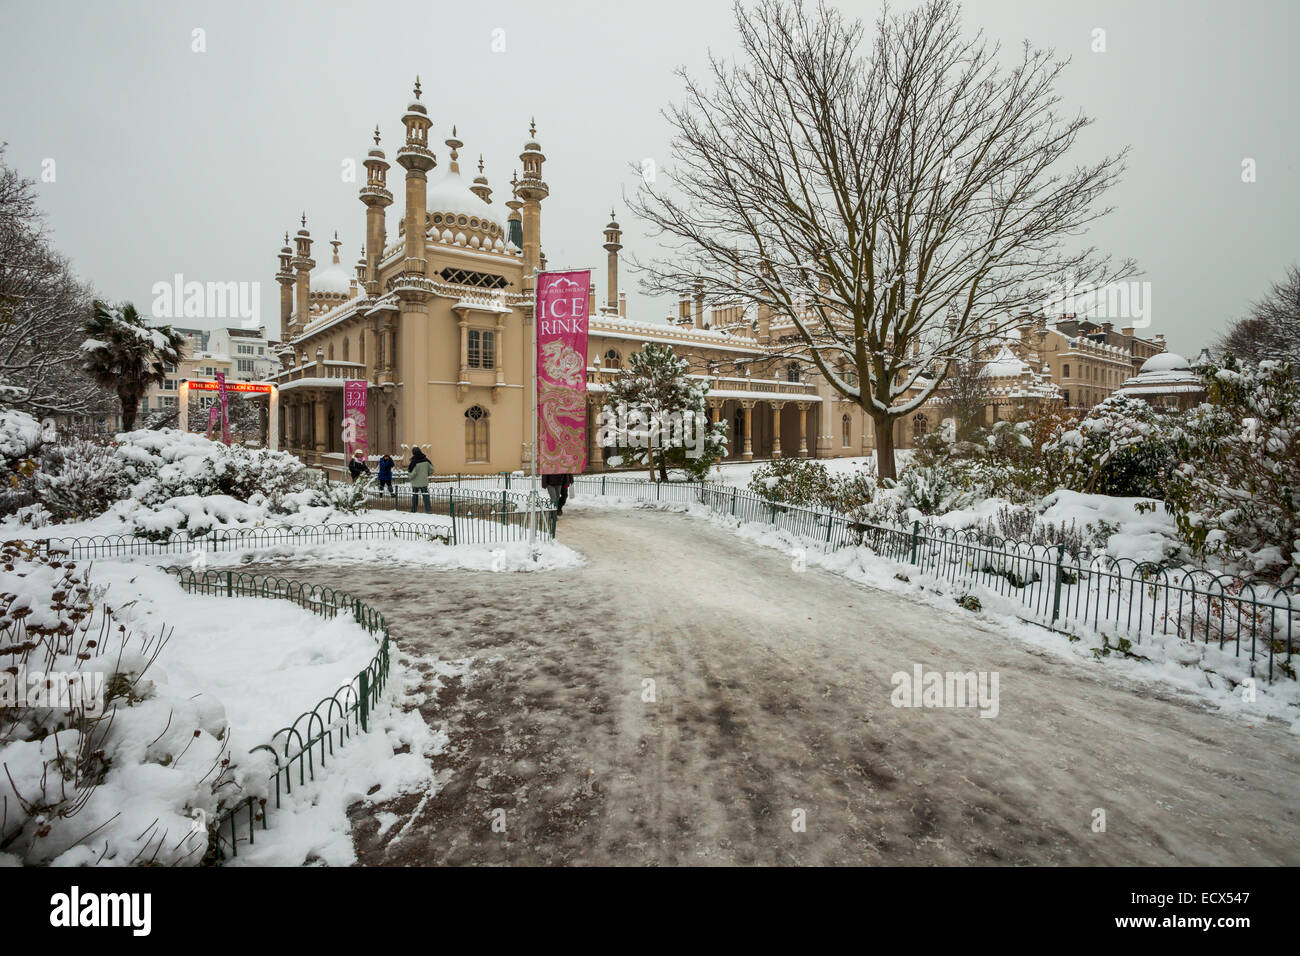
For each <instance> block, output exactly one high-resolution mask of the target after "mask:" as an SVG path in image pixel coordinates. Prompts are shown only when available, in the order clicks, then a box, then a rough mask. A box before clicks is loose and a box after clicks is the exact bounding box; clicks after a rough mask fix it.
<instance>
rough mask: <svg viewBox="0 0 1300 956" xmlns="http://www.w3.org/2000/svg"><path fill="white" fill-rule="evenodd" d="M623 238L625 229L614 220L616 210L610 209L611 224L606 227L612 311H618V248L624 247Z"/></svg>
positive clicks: (609, 293) (608, 294) (609, 300)
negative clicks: (621, 240)
mask: <svg viewBox="0 0 1300 956" xmlns="http://www.w3.org/2000/svg"><path fill="white" fill-rule="evenodd" d="M622 238H623V230H622V229H620V228H619V227H618V223H617V222H616V221H615V220H614V210H612V209H611V210H610V211H609V225H608V226H606V227H605V251H606V252H608V253H609V264H608V266H607V270H608V271H607V280H606V281H607V283H608V285H609V289H608V290H607V297H608V298H607V301H608V303H609V308H610V311H611V312H617V311H618V250H620V249H622V248H623V243H621V242H620V241H619V240H620V239H622Z"/></svg>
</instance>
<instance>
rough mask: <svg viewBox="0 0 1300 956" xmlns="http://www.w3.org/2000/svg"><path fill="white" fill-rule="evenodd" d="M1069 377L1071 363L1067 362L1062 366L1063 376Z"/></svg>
mask: <svg viewBox="0 0 1300 956" xmlns="http://www.w3.org/2000/svg"><path fill="white" fill-rule="evenodd" d="M1069 377H1070V363H1069V362H1066V363H1065V365H1064V366H1062V367H1061V378H1069Z"/></svg>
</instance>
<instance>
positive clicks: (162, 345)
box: [81, 301, 185, 432]
mask: <svg viewBox="0 0 1300 956" xmlns="http://www.w3.org/2000/svg"><path fill="white" fill-rule="evenodd" d="M84 331H85V333H86V335H87V336H88V338H87V339H86V341H85V342H83V343H82V344H81V350H82V351H83V352H84V353H85V355H86V364H85V366H84V368H85V371H86V373H87V374H88V375H90V377H91V378H93V379H94V380H95V381H96V382H98V383H99V384H100V385H103V386H104V387H106V388H110V389H112V390H113V391H115V392H116V393H117V398H118V401H120V402H121V403H122V430H123V431H128V432H129V431H131V430H132V429H133V428H134V427H135V412H136V409H137V408H138V407H139V405H140V398H141V397H142V396H143V395H144V394H145V392H146V391H148V389H149V386H150V385H158V384H161V383H162V382H163V381H164V380H165V379H166V377H167V370H166V366H167V365H173V366H174V365H176V364H177V363H178V362H179V361H180V360H181V357H182V354H183V351H184V347H185V338H184V336H182V335H181V334H180V333H179V332H176V331H174V330H173V329H172V327H171V326H170V325H149V324H148V323H146V322H145V320H144V319H143V318H141V317H140V315H139V313H137V312H136V310H135V306H133V305H132V304H131V303H129V302H125V303H123V304H122V305H121V306H111V305H109V304H108V303H106V302H100V301H96V302H95V308H94V312H93V314H92V315H91V317H90V321H89V322H87V323H86V326H85V330H84Z"/></svg>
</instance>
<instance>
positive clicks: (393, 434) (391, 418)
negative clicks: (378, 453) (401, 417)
mask: <svg viewBox="0 0 1300 956" xmlns="http://www.w3.org/2000/svg"><path fill="white" fill-rule="evenodd" d="M396 448H397V409H395V408H390V409H389V410H388V450H389V451H390V452H392V451H394V450H396Z"/></svg>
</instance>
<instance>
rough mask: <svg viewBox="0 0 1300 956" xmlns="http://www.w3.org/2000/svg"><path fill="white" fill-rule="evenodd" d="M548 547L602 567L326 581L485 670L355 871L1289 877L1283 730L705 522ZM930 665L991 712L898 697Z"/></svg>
mask: <svg viewBox="0 0 1300 956" xmlns="http://www.w3.org/2000/svg"><path fill="white" fill-rule="evenodd" d="M560 538H561V540H563V541H565V542H566V543H568V544H570V545H572V546H573V547H575V548H577V549H578V550H579V551H581V552H583V553H584V554H586V555H587V556H588V558H589V562H590V563H589V564H588V565H587V566H585V567H582V568H578V569H575V570H568V571H555V572H548V573H542V574H492V573H490V572H488V573H475V572H455V571H452V572H443V571H427V570H424V569H415V568H409V569H408V568H401V567H386V568H375V567H365V568H349V569H337V570H336V569H330V570H329V572H328V576H329V577H333V576H334V575H336V574H337V575H338V583H339V584H340V585H341V586H344V587H346V588H348V589H349V590H351V591H353V592H354V593H357V594H359V595H360V596H362V597H363V598H365V599H366V600H369V601H371V602H373V603H374V604H375V605H376V606H378V607H380V608H382V609H383V610H384V612H385V613H386V614H387V615H388V618H389V620H390V622H391V623H392V626H393V634H394V637H395V638H396V639H397V640H398V641H400V642H401V643H402V645H403V646H404V647H405V648H406V649H407V650H408V651H410V652H411V653H414V654H424V655H429V656H439V655H441V656H443V657H447V658H462V657H473V658H475V661H476V662H475V668H476V673H475V675H474V676H472V677H471V678H470V679H468V680H467V681H465V682H463V683H461V682H453V683H451V684H449V685H448V686H447V687H446V688H445V689H444V691H443V693H442V695H441V697H440V699H439V700H438V702H437V706H432V705H430V706H429V707H427V708H426V710H425V716H426V718H427V719H428V720H430V721H431V722H432V723H434V724H435V725H436V724H439V723H441V722H443V721H446V722H447V729H448V731H449V733H450V736H451V742H452V743H451V748H450V750H449V753H448V756H447V757H445V758H440V760H439V761H438V762H437V764H436V765H437V766H439V767H440V768H441V770H442V773H441V774H440V777H441V778H446V779H447V783H446V785H445V787H444V788H443V789H442V790H441V792H440V793H438V795H437V796H435V797H433V798H432V799H424V800H421V799H420V798H419V797H411V798H407V799H403V800H401V801H398V802H395V803H393V804H390V805H388V806H385V807H380V808H378V809H379V811H380V813H379V814H376V813H375V812H374V811H373V810H364V811H358V813H357V815H356V816H355V818H354V828H355V829H354V833H355V836H356V839H357V842H358V849H359V850H360V851H362V852H363V855H362V856H361V857H360V859H361V860H362V861H364V862H366V863H372V864H437V863H451V864H464V863H539V864H545V863H587V864H595V863H633V864H641V863H650V864H695V863H720V864H721V863H739V864H751V863H772V864H787V863H806V864H814V863H815V864H874V863H909V864H933V863H1070V864H1156V865H1164V864H1175V863H1181V864H1216V863H1238V864H1277V863H1291V864H1295V863H1300V818H1298V815H1297V803H1296V796H1295V795H1296V794H1297V793H1300V771H1298V769H1297V761H1296V756H1297V750H1298V749H1300V748H1298V746H1297V742H1296V737H1295V736H1294V735H1292V734H1290V733H1288V732H1287V731H1286V729H1285V728H1284V727H1282V726H1280V725H1277V724H1268V723H1260V724H1258V725H1254V726H1251V725H1248V724H1246V723H1244V722H1241V721H1239V720H1231V719H1228V718H1225V717H1222V716H1219V715H1216V714H1213V713H1210V712H1207V711H1205V710H1203V709H1201V708H1200V707H1198V706H1196V705H1194V704H1189V703H1184V702H1182V701H1178V700H1175V699H1173V698H1172V697H1171V696H1166V695H1163V694H1159V695H1154V694H1153V691H1152V690H1151V689H1150V688H1144V687H1139V686H1137V685H1135V684H1132V683H1130V682H1128V681H1127V680H1125V679H1123V678H1120V677H1117V676H1115V675H1114V674H1111V673H1108V671H1107V670H1106V669H1105V668H1104V667H1103V666H1101V665H1097V666H1092V665H1089V664H1086V663H1081V662H1078V661H1077V660H1070V659H1068V658H1064V657H1056V656H1047V655H1045V654H1043V653H1036V652H1034V651H1032V650H1030V649H1028V648H1026V647H1025V646H1024V645H1023V644H1019V643H1016V642H1014V641H1012V640H1010V639H1007V638H1003V637H1000V636H999V635H997V634H996V633H994V632H992V631H990V630H987V629H985V628H983V627H981V626H980V625H978V624H976V623H974V622H973V621H972V618H971V616H970V615H969V614H967V613H966V612H964V611H960V610H957V609H954V611H953V612H952V613H946V612H943V611H937V610H934V609H932V608H929V607H925V606H920V605H916V604H913V603H910V602H907V601H905V600H903V599H900V598H899V597H897V596H894V595H889V594H885V593H881V592H876V591H871V590H867V589H865V588H862V587H859V586H857V585H855V584H852V583H850V582H848V581H846V580H844V579H843V578H839V577H836V576H833V575H831V574H828V573H825V572H823V571H819V570H816V569H812V568H810V569H809V570H807V571H805V572H803V573H796V572H794V571H793V570H792V569H791V565H790V560H789V558H788V557H786V556H784V555H782V554H780V553H779V552H776V551H773V550H769V549H765V548H759V547H755V546H752V545H750V544H747V543H745V542H743V541H741V540H739V539H738V538H736V537H735V536H734V535H732V534H730V533H728V532H726V531H724V530H722V529H720V528H717V527H714V526H711V525H710V524H708V523H707V522H705V521H702V520H698V519H688V518H684V517H682V516H680V515H673V514H660V513H653V512H647V511H620V510H611V509H592V510H582V508H581V505H580V504H579V505H578V507H573V508H571V509H570V511H568V512H567V513H566V515H565V517H564V518H562V519H561V527H560ZM286 573H290V572H286ZM303 573H304V574H305V573H306V571H305V569H304V570H303ZM319 578H320V572H319V571H318V572H317V575H316V578H314V579H319ZM916 663H919V664H921V665H923V666H924V668H925V669H926V670H938V671H967V670H976V671H997V672H998V673H999V675H1000V687H999V690H1000V698H1001V699H1000V713H999V715H998V716H997V717H996V718H994V719H983V718H980V717H979V716H978V713H977V711H976V710H973V709H966V710H956V709H949V710H943V709H919V708H916V709H901V708H895V707H893V706H891V704H890V694H891V691H892V689H893V688H892V685H891V683H890V677H891V675H892V674H893V673H894V672H896V671H909V672H910V671H911V669H912V666H913V664H916ZM647 678H649V679H653V680H654V681H655V691H656V694H655V696H656V698H657V702H656V703H643V702H642V688H643V681H644V680H645V679H647ZM1095 808H1101V809H1103V810H1104V811H1105V813H1106V832H1104V833H1094V832H1092V822H1093V811H1094V809H1095ZM498 809H500V810H504V815H501V814H496V816H495V819H498V820H502V819H503V820H504V824H505V832H504V833H499V832H494V831H493V829H492V823H493V820H494V811H496V810H498ZM796 809H800V810H803V811H804V812H805V814H806V821H807V822H806V832H803V833H796V832H793V831H792V828H791V821H792V819H793V817H792V811H794V810H796ZM388 814H395V815H396V817H397V821H396V823H394V821H393V818H392V817H391V816H388ZM379 819H383V820H384V821H385V822H386V823H387V824H388V825H386V826H384V827H383V828H382V829H383V833H382V835H380V833H379V830H380V829H381V827H380V825H379V822H378V820H379Z"/></svg>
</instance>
